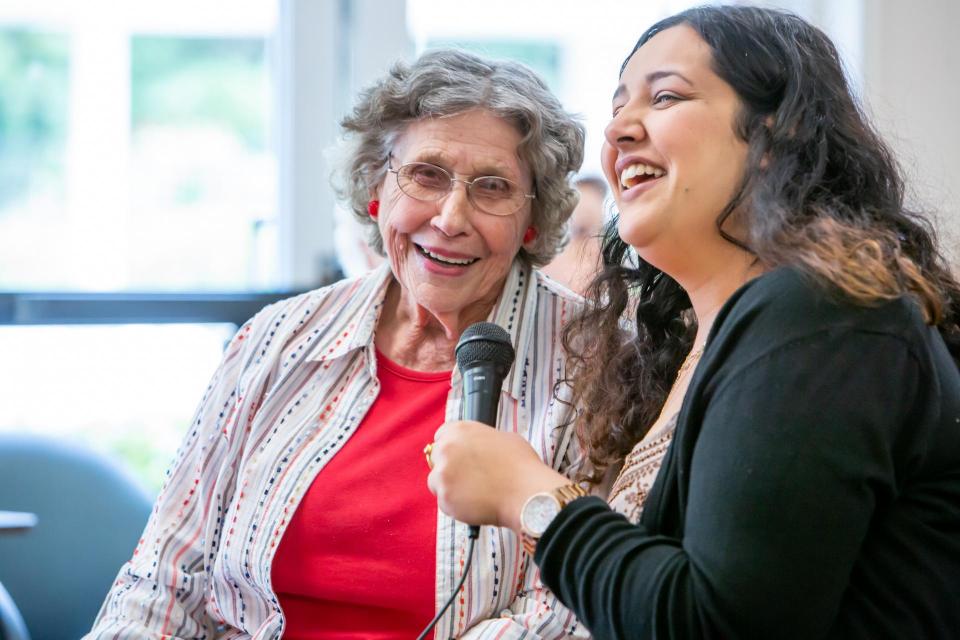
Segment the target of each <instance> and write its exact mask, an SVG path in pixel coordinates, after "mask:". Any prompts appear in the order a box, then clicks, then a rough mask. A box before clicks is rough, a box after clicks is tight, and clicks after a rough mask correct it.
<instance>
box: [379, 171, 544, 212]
mask: <svg viewBox="0 0 960 640" xmlns="http://www.w3.org/2000/svg"><path fill="white" fill-rule="evenodd" d="M387 170H388V171H390V173H393V174H395V175H396V176H397V186H398V187H400V191H402V192H403V193H404V194H406V195H408V196H410V197H411V198H413V199H414V200H422V201H425V202H432V201H435V200H441V199H442V198H443V197H444V196H446V195H447V194H448V193H450V191H451V190H453V184H454V183H455V182H461V183H463V186H464V187H466V189H467V198H468V199H469V200H470V202H471V203H472V204H473V206H475V207H476V208H477V209H479V210H480V211H483V212H484V213H489V214H490V215H493V216H511V215H513V214H515V213H516V212H517V211H519V210H520V209H522V208H523V205H524V204H526V202H527V200H533V199H534V198H536V196H535V195H533V194H531V193H524V191H523V188H522V187H521V186H520V185H519V184H517V183H516V182H514V181H513V180H508V179H507V178H502V177H500V176H480V177H477V178H474V179H473V180H460V179H459V178H455V177H453V175H451V173H450V172H449V171H447V170H446V169H444V168H443V167H438V166H437V165H435V164H430V163H429V162H408V163H407V164H405V165H402V166H400V168H399V169H394V168H392V167H387Z"/></svg>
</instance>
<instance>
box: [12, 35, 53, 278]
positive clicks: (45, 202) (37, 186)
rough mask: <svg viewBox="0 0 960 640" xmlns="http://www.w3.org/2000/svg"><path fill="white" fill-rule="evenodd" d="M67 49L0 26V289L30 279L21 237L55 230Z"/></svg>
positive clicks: (28, 247)
mask: <svg viewBox="0 0 960 640" xmlns="http://www.w3.org/2000/svg"><path fill="white" fill-rule="evenodd" d="M68 46H69V42H68V39H67V37H66V36H65V35H63V34H54V33H41V32H31V31H26V30H19V29H0V288H10V287H15V286H16V285H17V284H19V283H21V282H23V281H24V279H27V280H30V279H32V278H33V276H30V275H27V274H31V273H33V272H34V269H35V267H36V266H37V247H36V243H35V242H30V241H29V239H31V238H32V239H35V240H40V239H44V240H45V241H47V242H54V243H55V242H56V238H57V237H58V236H60V235H62V233H61V232H62V225H63V223H64V219H63V217H64V203H65V190H66V175H65V151H66V138H67V119H68V118H67V94H68V74H69V57H68ZM44 257H46V255H45V256H44Z"/></svg>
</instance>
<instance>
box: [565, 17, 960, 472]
mask: <svg viewBox="0 0 960 640" xmlns="http://www.w3.org/2000/svg"><path fill="white" fill-rule="evenodd" d="M680 24H684V25H688V26H690V27H692V28H693V29H694V30H695V31H696V32H697V33H698V34H699V35H700V37H701V38H703V40H704V41H705V42H706V43H707V44H708V45H709V47H710V49H711V52H712V65H713V70H714V72H716V73H717V74H718V75H719V76H720V77H721V78H723V80H725V81H726V82H727V83H728V84H729V85H730V86H731V87H732V88H733V89H734V91H735V92H736V93H737V95H738V97H739V99H740V102H741V108H740V113H739V115H738V118H737V121H736V122H734V123H732V124H733V126H734V128H735V131H736V132H737V133H738V135H739V136H740V137H741V138H742V139H743V140H744V141H745V142H746V143H747V145H748V157H747V164H746V167H745V169H744V176H743V178H742V182H741V184H740V187H739V189H738V191H737V192H736V195H735V196H734V197H733V199H732V200H731V201H730V202H729V203H728V204H727V206H726V207H725V208H724V209H723V211H721V212H720V214H719V216H718V218H717V222H716V224H717V229H718V232H719V233H720V234H721V235H722V236H723V237H724V238H726V239H727V240H728V241H730V242H732V243H734V244H736V245H738V246H740V247H742V248H743V249H745V250H747V251H749V252H750V253H752V254H753V255H754V256H755V257H756V260H757V262H758V263H759V264H760V265H761V266H762V267H764V268H767V269H772V268H776V267H779V266H784V265H791V266H793V267H795V268H797V269H799V270H801V271H802V272H804V273H806V274H808V275H810V276H812V278H813V279H814V280H815V281H817V282H819V283H820V284H821V285H822V286H824V287H825V288H827V289H828V290H830V291H832V292H833V293H835V294H836V295H838V296H841V297H843V298H845V299H848V300H850V301H853V302H854V303H857V304H862V305H874V304H879V303H881V302H882V301H884V300H889V299H893V298H898V297H901V296H909V297H912V298H913V299H915V300H916V302H917V304H918V305H919V307H920V308H921V309H922V310H923V312H924V315H925V318H926V319H927V321H928V322H929V323H930V324H931V325H935V326H937V327H938V329H939V330H940V333H941V335H942V336H943V338H944V340H945V342H946V343H947V347H948V348H949V350H950V352H951V354H952V355H953V357H954V360H955V361H957V362H958V366H960V285H958V282H957V279H956V277H955V276H954V275H953V274H952V273H951V271H950V268H949V266H948V263H947V261H946V260H945V259H944V257H943V255H942V254H941V253H940V251H939V249H938V247H937V245H936V235H935V233H934V231H933V228H932V226H931V224H930V223H929V222H928V221H927V220H926V219H925V218H924V217H923V216H922V215H920V214H919V213H914V212H911V211H908V210H907V209H906V208H905V207H904V185H903V178H902V175H901V172H900V169H899V167H898V166H897V164H896V161H895V160H894V158H893V155H892V153H891V152H890V150H889V149H888V147H887V146H886V144H885V143H884V142H883V141H882V139H881V138H880V136H879V135H878V134H877V133H876V131H875V130H874V129H873V127H872V126H871V125H870V123H869V122H868V120H867V118H866V117H865V115H864V113H863V111H862V109H861V108H860V106H859V105H858V104H857V102H856V100H855V99H854V97H853V95H852V93H851V91H850V89H849V87H848V85H847V81H846V78H845V77H844V73H843V68H842V65H841V62H840V59H839V56H838V55H837V52H836V49H835V48H834V46H833V44H832V42H831V41H830V40H829V38H828V37H827V36H826V35H824V34H823V33H822V32H821V31H820V30H819V29H817V28H815V27H813V26H811V25H810V24H808V23H806V22H805V21H803V20H802V19H800V18H798V17H797V16H794V15H792V14H789V13H786V12H782V11H778V10H772V9H763V8H757V7H739V6H721V7H716V6H714V7H697V8H694V9H690V10H687V11H684V12H682V13H679V14H677V15H675V16H672V17H670V18H667V19H665V20H662V21H661V22H659V23H657V24H655V25H654V26H653V27H651V28H650V29H648V30H647V31H646V32H645V33H644V34H643V35H642V36H641V37H640V40H639V41H638V42H637V45H636V47H635V48H634V50H633V51H632V52H631V53H630V56H632V55H633V53H634V52H636V50H637V49H639V48H640V47H642V46H643V45H644V43H646V42H647V41H648V40H649V39H650V38H652V37H653V36H655V35H656V34H657V33H659V32H661V31H663V30H665V29H668V28H670V27H673V26H676V25H680ZM630 56H628V57H627V61H629V59H630ZM627 61H625V62H624V66H626V62H627ZM621 73H622V69H621ZM731 216H735V217H736V219H737V222H738V223H739V224H738V228H743V229H746V237H743V238H737V237H733V236H732V235H730V234H728V233H727V232H726V231H725V230H724V223H725V222H726V221H727V220H728V219H730V218H731ZM602 255H603V261H604V269H603V270H602V272H601V273H600V275H598V277H597V279H596V280H595V282H594V283H593V285H592V288H591V290H590V297H591V299H592V300H593V301H594V303H595V305H594V307H593V308H592V309H588V310H587V311H586V312H585V313H584V314H583V315H582V316H581V317H580V318H578V319H576V320H575V321H574V322H572V323H571V324H570V325H569V326H568V328H567V330H566V333H565V335H564V343H565V345H566V346H567V348H568V349H569V350H571V352H573V353H574V354H575V355H572V356H571V362H570V369H569V370H570V371H571V372H573V373H572V375H571V384H572V385H573V401H574V403H575V404H577V405H578V406H579V407H580V418H579V420H578V433H579V435H580V438H581V441H582V443H583V445H584V447H585V451H586V455H587V458H588V460H589V462H590V463H591V467H592V468H590V469H588V470H586V471H585V472H584V473H583V476H584V478H586V479H589V480H591V481H593V482H598V481H600V479H601V478H602V477H603V475H604V473H605V472H606V471H607V470H608V469H610V468H611V467H615V466H617V465H619V464H621V463H622V462H623V460H624V458H625V457H626V455H627V454H628V453H629V452H630V450H631V449H632V448H633V447H634V446H635V445H636V443H637V442H638V441H639V440H640V439H642V437H643V436H644V435H645V434H646V432H647V431H648V430H649V428H650V426H651V425H652V424H653V422H654V421H655V420H656V419H657V416H658V415H659V414H660V411H661V409H662V407H663V404H664V402H665V401H666V396H667V393H668V392H669V390H670V387H671V386H672V384H673V382H674V378H675V377H676V375H677V371H678V370H679V368H680V366H681V363H682V361H683V359H684V357H685V356H686V354H687V353H688V352H689V351H690V349H691V345H692V342H693V337H694V336H695V335H696V329H697V325H696V319H695V318H694V316H693V314H692V310H691V308H690V301H689V299H688V298H687V296H686V294H685V293H684V292H683V290H682V289H681V288H680V286H679V285H678V284H677V283H676V282H675V281H674V280H672V279H671V278H670V277H669V276H668V275H667V274H665V273H663V272H661V271H659V270H658V269H656V268H655V267H654V266H653V265H651V264H649V263H647V262H645V261H644V260H643V259H642V258H639V257H636V256H635V255H632V254H631V250H630V248H629V247H628V246H627V245H626V244H624V242H623V241H622V240H621V239H620V238H619V237H618V236H617V234H616V221H615V220H614V222H613V223H611V225H610V226H609V228H608V231H607V233H606V236H605V239H604V249H603V254H602ZM634 303H635V304H636V311H635V316H636V335H635V337H630V336H629V335H628V333H627V332H625V331H624V329H623V327H622V326H621V325H620V324H619V318H620V314H621V313H623V312H624V310H626V309H627V308H628V306H629V305H631V304H634Z"/></svg>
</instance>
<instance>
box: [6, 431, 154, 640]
mask: <svg viewBox="0 0 960 640" xmlns="http://www.w3.org/2000/svg"><path fill="white" fill-rule="evenodd" d="M150 507H151V501H150V498H149V497H148V496H147V494H146V493H145V492H144V491H143V490H142V489H141V488H140V487H139V485H138V484H137V483H136V481H134V480H133V479H132V478H131V477H130V476H129V475H127V474H126V473H124V472H123V471H121V470H120V469H119V468H118V467H117V466H116V465H115V464H114V463H112V462H111V461H110V460H108V459H106V458H105V457H103V456H101V455H98V454H95V453H93V452H91V451H88V450H86V449H83V448H81V447H79V446H76V445H72V444H66V443H63V442H59V441H56V440H53V439H51V438H45V437H38V436H32V435H23V434H0V509H6V510H14V511H28V512H32V513H35V514H36V515H37V518H38V521H37V525H36V527H34V528H33V529H32V530H30V531H29V532H27V533H23V534H20V535H12V536H2V537H0V582H2V584H3V586H4V587H6V590H7V591H8V592H9V594H10V597H11V598H12V599H13V602H14V603H15V604H16V607H17V608H19V610H20V613H21V614H22V616H23V620H24V621H25V622H26V627H27V631H29V634H30V637H31V639H32V640H68V639H74V638H79V637H81V636H82V635H84V634H85V633H86V632H87V631H89V630H90V627H91V625H92V624H93V620H94V618H95V617H96V615H97V612H98V611H99V610H100V605H101V604H102V603H103V600H104V598H105V597H106V594H107V591H108V590H109V588H110V586H111V584H112V583H113V580H114V578H116V575H117V572H118V571H119V569H120V566H121V565H122V564H123V563H124V562H125V561H126V560H128V559H129V558H130V556H131V554H132V553H133V549H134V547H135V546H136V543H137V540H138V539H139V536H140V534H141V532H142V531H143V528H144V525H145V524H146V522H147V517H148V516H149V514H150Z"/></svg>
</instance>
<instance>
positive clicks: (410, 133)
mask: <svg viewBox="0 0 960 640" xmlns="http://www.w3.org/2000/svg"><path fill="white" fill-rule="evenodd" d="M343 127H344V129H345V132H346V138H347V142H348V144H347V148H348V154H347V158H346V160H345V162H344V165H343V169H342V171H341V173H342V176H341V179H340V186H341V192H342V194H343V195H345V196H346V197H347V199H348V200H349V205H350V207H351V208H352V210H353V211H354V213H355V214H356V215H357V216H359V217H360V218H361V219H362V220H363V221H364V223H365V224H367V225H369V231H370V236H369V237H370V239H371V244H372V246H373V247H374V248H375V249H376V250H377V251H379V252H381V253H383V254H385V256H386V258H387V260H386V261H385V263H384V264H383V265H382V266H381V267H380V268H379V269H378V270H376V271H374V272H373V273H371V274H369V275H367V276H364V277H362V278H359V279H354V280H346V281H342V282H338V283H336V284H333V285H331V286H329V287H326V288H323V289H320V290H317V291H312V292H310V293H306V294H304V295H300V296H298V297H295V298H292V299H290V300H287V301H284V302H280V303H277V304H275V305H272V306H270V307H267V308H266V309H264V310H263V311H261V312H260V313H259V314H258V315H257V316H256V317H254V318H253V319H252V320H251V321H249V322H248V323H246V324H245V325H244V326H243V327H242V328H241V329H240V331H239V332H238V334H237V335H236V337H235V338H234V339H233V341H232V342H231V343H230V345H229V347H228V348H227V350H226V353H225V355H224V359H223V363H222V364H221V366H220V368H219V370H218V371H217V372H216V374H215V375H214V378H213V381H212V382H211V384H210V386H209V388H208V389H207V392H206V394H205V396H204V398H203V401H202V403H201V405H200V408H199V410H198V412H197V414H196V419H195V421H194V423H193V425H192V426H191V428H190V430H189V432H188V433H187V436H186V439H185V441H184V443H183V445H182V447H181V449H180V450H179V452H178V455H177V458H176V460H175V463H174V467H173V470H172V471H171V474H170V477H169V479H168V480H167V482H166V484H165V486H164V488H163V490H162V492H161V494H160V497H159V499H158V501H157V505H156V508H155V510H154V513H153V515H152V517H151V519H150V521H149V523H148V525H147V528H146V532H145V533H144V535H143V538H142V540H141V541H140V543H139V545H138V547H137V549H136V551H135V552H134V555H133V558H132V559H131V560H130V561H129V562H128V563H127V564H126V565H125V566H124V567H123V568H122V570H121V571H120V574H119V576H118V578H117V580H116V583H115V584H114V586H113V588H112V590H111V591H110V593H109V595H108V597H107V600H106V603H105V604H104V606H103V608H102V610H101V613H100V616H99V618H98V619H97V621H96V623H95V625H94V628H93V631H92V632H91V633H90V634H89V636H88V637H90V638H143V637H190V638H195V637H206V638H213V637H229V638H258V639H259V638H279V637H281V636H283V637H284V638H312V639H319V638H348V637H349V638H404V639H407V638H412V637H415V636H416V635H417V633H418V632H420V631H421V629H423V628H424V627H425V625H426V624H427V623H428V622H429V621H430V620H431V618H433V617H434V615H435V613H436V612H437V611H438V610H439V608H440V606H441V605H442V604H443V603H444V602H445V601H446V600H447V599H448V597H450V596H451V595H453V593H452V592H453V589H454V586H455V585H456V583H457V581H458V579H459V578H460V577H461V575H460V574H461V570H462V568H463V565H464V562H465V560H466V558H465V553H466V549H467V545H466V544H465V542H466V538H467V527H466V526H465V525H462V524H460V523H458V522H456V521H454V520H453V519H451V518H449V517H447V516H446V515H444V514H442V513H438V510H437V504H436V502H435V500H434V499H433V496H432V495H431V494H430V492H429V491H428V490H427V487H426V477H427V473H428V467H427V465H426V464H425V461H424V455H423V449H424V445H425V444H426V443H428V442H430V440H431V439H432V437H433V433H434V431H435V430H436V428H437V427H438V426H439V425H440V424H441V423H442V422H443V421H444V420H445V419H448V418H452V417H455V416H457V415H458V414H459V411H460V406H461V389H460V386H461V385H460V372H459V371H458V370H457V368H456V366H455V359H454V347H455V345H456V343H457V340H458V338H459V337H460V334H461V332H462V331H463V330H464V328H466V327H467V326H468V325H470V324H471V323H474V322H477V321H481V320H487V321H491V322H495V323H497V324H499V325H501V326H502V327H503V328H504V329H506V331H507V332H508V333H509V335H510V338H511V340H512V344H513V347H514V349H515V351H516V354H517V357H516V363H517V364H516V366H515V367H514V369H513V371H512V373H511V374H510V375H509V376H508V377H507V379H506V381H505V382H504V385H503V390H502V396H501V399H500V410H499V424H498V428H499V429H501V430H503V431H504V432H509V433H510V434H512V435H514V436H515V437H520V438H523V439H525V440H526V441H528V442H529V443H530V446H532V447H533V448H534V449H535V450H536V451H537V452H538V454H539V455H540V457H541V459H542V460H543V462H544V463H545V464H547V465H549V466H550V467H551V468H554V469H557V470H559V471H561V472H562V471H565V470H566V469H567V468H568V466H569V464H570V451H569V446H568V445H569V443H570V429H569V423H570V420H569V416H568V415H567V413H566V406H567V405H565V404H564V403H563V402H558V401H557V400H556V398H555V396H554V390H555V389H556V388H558V383H559V382H560V381H561V380H562V379H563V376H564V361H565V356H564V351H563V349H562V348H561V345H560V343H559V341H558V337H559V336H560V335H561V330H562V328H563V325H564V323H565V321H566V319H567V318H569V317H570V316H572V315H573V312H574V306H575V302H574V301H573V300H571V299H570V298H568V297H566V294H564V293H563V292H562V291H561V290H560V289H559V288H554V287H553V286H552V285H551V284H550V283H549V281H548V280H547V279H545V278H542V277H541V276H540V275H539V274H538V273H537V272H535V271H534V270H533V267H534V266H536V265H540V264H543V263H545V262H547V261H548V260H549V259H550V258H551V257H552V256H553V255H554V254H555V253H556V252H557V250H558V248H559V246H560V244H561V241H562V239H563V237H564V226H565V222H566V220H567V218H568V217H569V215H570V213H571V211H572V210H573V207H574V205H575V204H576V192H575V191H574V190H573V189H572V188H571V186H570V184H569V182H568V180H569V177H570V176H571V174H572V172H574V171H576V169H577V168H578V167H579V165H580V162H581V159H582V147H583V131H582V128H581V127H580V126H579V124H578V123H577V122H575V121H574V120H573V119H572V118H571V117H570V116H569V115H568V114H567V113H566V112H564V110H563V109H562V108H561V106H560V104H559V103H558V101H557V100H556V98H555V97H554V96H553V95H551V94H550V92H549V91H548V90H547V88H546V87H545V85H544V84H543V82H542V81H541V80H539V79H538V78H537V77H536V75H535V74H533V73H532V72H530V71H529V70H528V69H526V68H524V67H522V66H521V65H517V64H512V63H494V62H488V61H484V60H482V59H480V58H477V57H474V56H472V55H468V54H464V53H458V52H452V51H445V52H435V53H430V54H427V55H425V56H423V57H422V58H420V59H419V60H418V61H417V62H415V63H414V64H413V65H412V66H405V65H402V64H398V65H397V66H395V67H394V68H393V69H392V70H391V71H390V73H389V74H388V75H387V76H386V77H385V78H383V79H382V80H381V81H379V82H378V83H376V84H375V85H374V86H373V87H371V88H370V89H368V90H367V91H366V92H364V93H363V94H362V96H361V99H360V101H359V104H358V105H357V106H356V108H355V109H354V111H353V113H352V114H351V115H350V116H349V117H347V118H346V119H345V120H344V122H343ZM561 391H562V390H561ZM560 397H561V398H563V397H564V396H563V395H562V393H561V396H560ZM478 549H479V552H478V554H477V558H476V563H475V565H474V568H473V570H472V571H471V572H470V574H469V576H468V580H467V582H466V585H465V587H464V588H463V590H462V591H461V592H460V593H459V594H458V595H457V596H456V598H455V600H454V606H453V608H452V609H451V610H449V611H448V613H446V614H445V616H444V617H442V618H441V619H440V621H439V624H438V626H437V627H436V629H437V637H444V638H447V637H460V636H469V637H494V636H495V637H498V638H511V637H521V636H522V637H525V638H529V637H544V638H547V637H550V638H557V637H567V636H568V635H570V634H573V633H576V632H577V631H581V632H582V627H579V626H578V625H577V624H576V621H575V619H574V618H573V617H572V615H571V614H569V613H568V612H566V610H564V609H563V608H562V607H561V606H559V605H558V603H557V601H556V600H554V599H553V597H552V596H550V595H549V594H547V593H545V592H544V590H543V588H542V586H541V585H540V583H539V581H538V576H537V574H536V572H535V571H532V570H531V571H528V570H527V569H528V567H530V566H532V565H530V563H529V557H528V556H527V555H526V554H524V553H523V552H522V549H521V545H520V543H519V542H518V540H517V538H516V537H514V536H513V535H512V534H506V535H505V534H504V532H502V531H499V530H497V529H494V528H487V529H484V530H483V531H482V533H481V536H480V539H479V542H478ZM531 630H535V634H532V633H531Z"/></svg>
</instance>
